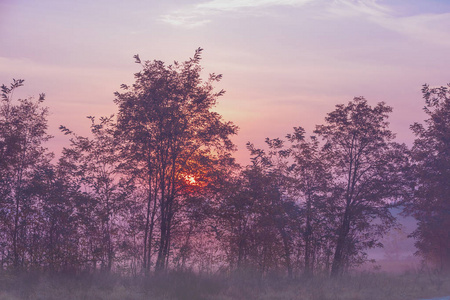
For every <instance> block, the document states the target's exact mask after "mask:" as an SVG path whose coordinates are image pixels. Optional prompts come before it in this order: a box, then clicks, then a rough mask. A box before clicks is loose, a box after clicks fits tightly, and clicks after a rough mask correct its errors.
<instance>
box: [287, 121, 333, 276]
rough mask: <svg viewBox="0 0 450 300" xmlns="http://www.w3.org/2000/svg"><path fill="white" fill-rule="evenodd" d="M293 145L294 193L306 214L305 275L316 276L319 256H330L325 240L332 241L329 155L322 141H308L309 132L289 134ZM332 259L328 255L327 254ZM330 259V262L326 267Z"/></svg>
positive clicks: (296, 131) (304, 235)
mask: <svg viewBox="0 0 450 300" xmlns="http://www.w3.org/2000/svg"><path fill="white" fill-rule="evenodd" d="M287 138H288V140H289V141H290V142H291V146H290V148H289V149H290V153H289V154H290V157H292V159H293V164H292V165H291V166H290V167H289V171H290V177H291V180H292V184H291V194H292V195H294V197H295V198H296V199H298V200H299V202H300V205H301V209H302V212H303V215H304V219H305V221H304V224H303V230H302V232H303V237H302V240H303V245H304V251H303V252H304V274H305V275H306V276H311V275H313V271H314V269H315V263H316V261H318V260H319V256H320V255H321V254H324V253H328V252H329V249H328V247H327V244H326V243H323V241H324V240H326V239H330V236H329V234H328V232H329V231H330V230H329V229H330V227H331V223H332V220H331V218H330V216H331V214H330V213H329V212H330V207H329V206H328V205H327V201H326V200H327V198H328V197H330V190H331V189H330V183H331V180H332V178H331V173H330V172H329V171H330V170H329V163H328V161H327V160H326V157H325V153H324V152H322V151H321V148H320V143H319V140H318V139H317V138H316V137H315V136H312V137H310V139H309V140H308V139H306V138H305V131H304V129H303V128H301V127H295V128H294V133H292V134H288V135H287ZM325 257H327V258H328V255H325ZM327 263H328V259H327V260H326V264H327Z"/></svg>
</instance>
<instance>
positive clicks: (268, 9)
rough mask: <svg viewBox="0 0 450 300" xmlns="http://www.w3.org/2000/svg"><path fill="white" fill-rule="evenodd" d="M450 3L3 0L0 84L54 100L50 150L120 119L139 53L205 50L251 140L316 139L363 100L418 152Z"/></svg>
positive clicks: (443, 67)
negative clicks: (121, 93)
mask: <svg viewBox="0 0 450 300" xmlns="http://www.w3.org/2000/svg"><path fill="white" fill-rule="evenodd" d="M448 28H450V2H448V1H445V0H440V1H439V0H430V1H418V0H411V1H399V0H390V1H381V0H380V1H376V0H364V1H352V0H334V1H332V0H317V1H312V0H260V1H258V0H240V1H229V0H207V1H191V0H175V1H127V2H123V1H116V0H114V1H86V0H80V1H75V2H74V1H50V0H42V1H25V0H14V1H13V0H3V1H1V2H0V37H1V39H2V41H3V42H2V46H1V47H0V82H1V83H9V82H11V79H12V78H24V79H25V80H26V85H25V87H24V88H23V89H21V90H19V91H18V94H17V95H16V96H17V97H27V96H30V95H37V94H38V93H40V92H45V93H46V94H47V101H46V104H47V105H48V106H49V107H50V108H51V113H52V115H51V116H50V118H49V124H50V133H51V134H52V135H54V136H55V139H53V140H52V141H51V148H52V149H54V150H55V151H56V152H59V151H60V150H61V148H62V147H63V146H64V145H65V144H66V143H67V139H66V138H64V137H63V135H62V134H61V133H60V132H59V131H58V129H57V128H58V126H59V125H60V124H63V125H66V126H68V127H69V128H71V129H72V130H74V131H76V132H77V133H79V134H84V135H86V134H88V132H89V129H88V127H89V122H88V120H86V119H85V117H86V116H87V115H96V116H101V115H109V114H112V113H114V112H115V111H116V107H115V105H114V104H113V103H112V100H113V98H114V97H113V92H114V91H116V90H118V89H119V86H120V84H122V83H127V84H130V83H132V82H133V77H132V76H133V73H135V72H137V71H138V70H139V66H138V65H136V64H134V62H133V58H132V57H133V55H134V54H136V53H139V54H140V56H141V58H142V59H144V60H147V59H148V60H153V59H158V60H162V61H165V62H166V63H170V62H172V61H173V60H174V59H175V60H181V61H182V60H184V59H185V58H186V57H188V56H190V55H192V52H193V50H194V49H196V48H197V47H199V46H201V47H203V48H204V49H205V51H204V55H203V57H204V60H203V66H204V67H205V74H207V73H209V72H215V73H222V74H224V79H223V80H222V81H221V83H220V84H218V88H223V89H225V90H226V91H227V93H226V95H225V96H224V97H223V98H222V99H221V101H220V104H219V106H218V108H217V110H218V111H219V113H221V114H222V115H223V116H224V118H225V119H226V120H232V121H233V122H235V124H237V125H238V126H239V127H240V132H239V134H238V136H237V137H235V138H234V140H235V142H236V143H237V145H238V148H239V151H238V153H237V155H236V156H237V158H238V161H240V162H242V163H245V164H246V163H248V158H249V154H248V151H247V150H246V149H245V143H246V142H247V141H252V142H254V143H255V144H256V145H262V143H263V140H264V138H265V137H283V136H284V135H285V134H286V133H288V132H290V131H291V128H292V127H293V126H303V127H305V129H306V130H307V132H308V133H311V131H312V130H313V128H314V126H315V125H316V124H320V123H322V121H323V118H324V116H325V115H326V113H327V112H329V111H331V110H332V109H333V107H334V105H335V104H337V103H346V102H347V101H349V100H351V99H352V98H353V97H354V96H365V97H366V99H368V101H369V103H372V104H375V103H376V102H379V101H385V102H387V103H388V104H389V105H391V106H393V107H394V113H393V114H392V116H391V121H392V124H391V128H392V130H393V131H394V132H396V133H397V134H398V141H399V142H406V143H408V144H409V145H410V144H411V142H412V140H413V135H412V133H411V131H410V130H409V125H410V124H412V123H413V122H415V121H421V120H423V119H424V118H425V116H424V114H423V112H422V107H423V100H422V96H421V92H420V89H421V86H422V84H424V83H429V84H431V85H443V84H445V83H447V82H448V81H449V79H448V72H447V71H448V66H449V65H450V57H449V55H448V53H449V50H450V32H449V31H448Z"/></svg>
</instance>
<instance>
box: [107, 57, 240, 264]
mask: <svg viewBox="0 0 450 300" xmlns="http://www.w3.org/2000/svg"><path fill="white" fill-rule="evenodd" d="M201 51H202V49H201V48H199V49H197V51H196V52H195V55H194V57H193V58H191V59H189V60H188V61H186V62H183V63H178V62H174V64H173V65H169V66H166V65H165V64H164V63H163V62H162V61H153V62H150V61H146V62H144V63H142V62H141V60H140V58H139V56H138V55H136V56H135V58H136V62H137V63H139V64H141V65H142V68H143V69H142V71H140V72H139V73H137V74H135V78H136V82H135V83H134V84H133V85H132V86H131V87H129V86H127V85H122V88H123V89H124V92H123V93H118V92H117V93H116V99H115V103H116V104H117V105H118V107H119V113H118V118H117V123H118V135H119V136H120V139H121V141H122V143H123V147H122V149H123V151H122V154H123V156H124V157H125V159H126V160H127V163H126V165H127V166H128V173H129V174H130V175H132V176H133V178H134V179H135V180H136V182H137V184H138V185H139V186H140V187H141V188H142V189H143V190H145V191H146V199H145V202H146V211H145V224H144V241H143V244H144V245H143V248H144V249H143V266H144V269H146V270H148V269H149V268H150V264H151V255H152V251H153V249H152V247H153V246H156V247H157V257H156V266H155V268H156V270H164V269H166V268H167V266H168V262H169V254H170V249H171V243H172V238H173V237H172V230H173V228H174V227H175V226H176V225H177V222H176V218H177V217H178V216H179V213H180V211H181V207H182V206H183V202H182V201H181V199H182V198H183V197H182V194H183V192H182V191H183V188H184V186H185V182H186V179H187V178H190V176H194V177H195V176H197V174H196V173H194V174H192V172H193V171H194V172H200V174H201V171H202V170H208V169H211V168H214V166H218V165H220V164H221V162H223V161H230V154H229V153H230V151H231V150H233V149H234V145H233V143H232V142H231V140H230V139H229V136H230V135H233V134H235V133H236V131H237V128H236V126H234V125H233V124H232V123H231V122H224V121H223V120H222V117H221V116H220V115H219V114H218V113H216V112H213V111H212V110H211V109H212V108H213V107H214V106H215V104H216V101H217V99H218V97H220V96H222V95H223V94H224V91H223V90H222V91H219V92H214V90H213V83H214V82H217V81H219V80H220V79H221V77H222V76H221V75H216V74H210V76H209V79H208V80H207V81H203V80H202V78H201V76H200V75H201V74H200V73H201V66H200V61H201ZM192 166H195V169H193V168H192ZM210 179H212V178H204V177H196V178H195V180H205V181H206V183H207V182H208V180H210ZM156 221H158V228H157V229H158V231H159V240H158V242H157V244H156V245H155V244H154V237H153V235H154V233H155V229H156V228H155V225H156Z"/></svg>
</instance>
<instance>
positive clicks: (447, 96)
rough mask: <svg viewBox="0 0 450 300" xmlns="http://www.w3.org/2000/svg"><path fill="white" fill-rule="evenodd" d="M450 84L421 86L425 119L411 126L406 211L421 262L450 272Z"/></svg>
mask: <svg viewBox="0 0 450 300" xmlns="http://www.w3.org/2000/svg"><path fill="white" fill-rule="evenodd" d="M449 87H450V84H449V85H447V86H441V87H435V88H432V87H429V86H428V85H424V86H423V89H422V92H423V97H424V99H425V103H426V106H425V107H424V111H425V113H426V114H427V115H428V117H429V118H428V119H427V120H426V121H425V126H424V125H423V124H420V123H414V124H413V125H412V126H411V129H412V131H413V132H414V134H415V135H416V137H417V138H416V140H415V141H414V146H413V148H412V159H413V163H414V175H415V179H416V188H415V190H414V198H413V201H412V202H411V203H409V205H408V206H407V211H408V212H409V213H410V214H412V215H413V216H414V217H415V218H416V219H417V220H418V227H417V229H416V230H415V231H414V233H413V236H414V237H415V238H416V240H417V241H416V247H417V248H418V252H419V253H420V254H421V255H422V257H423V258H424V259H426V260H427V261H429V262H431V263H432V264H435V265H436V266H438V267H439V268H442V269H447V270H448V269H450V90H449Z"/></svg>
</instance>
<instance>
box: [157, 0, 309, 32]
mask: <svg viewBox="0 0 450 300" xmlns="http://www.w3.org/2000/svg"><path fill="white" fill-rule="evenodd" d="M316 1H317V0H316ZM311 2H314V0H211V1H208V2H203V3H199V4H195V5H193V6H188V7H185V8H183V9H179V10H176V11H173V12H171V13H169V14H166V15H163V16H162V17H161V19H162V21H164V22H166V23H169V24H172V25H175V26H185V27H197V26H201V25H204V24H206V23H209V22H210V21H211V17H213V16H215V15H218V14H222V13H226V12H236V11H242V10H248V9H252V10H253V11H254V10H255V9H263V8H268V7H273V6H295V7H297V6H302V5H305V4H307V3H311Z"/></svg>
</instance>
